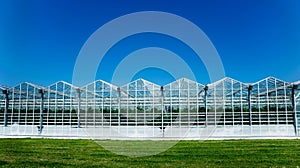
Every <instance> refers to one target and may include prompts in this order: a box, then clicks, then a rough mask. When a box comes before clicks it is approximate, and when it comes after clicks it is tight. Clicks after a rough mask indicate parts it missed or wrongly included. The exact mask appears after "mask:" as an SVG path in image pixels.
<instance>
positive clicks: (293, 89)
mask: <svg viewBox="0 0 300 168" xmlns="http://www.w3.org/2000/svg"><path fill="white" fill-rule="evenodd" d="M295 89H298V85H295V84H293V86H292V95H291V96H292V106H293V119H294V129H295V134H296V135H298V118H297V109H296V103H295V101H296V100H295Z"/></svg>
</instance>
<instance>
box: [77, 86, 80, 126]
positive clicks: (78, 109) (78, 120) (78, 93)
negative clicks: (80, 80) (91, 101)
mask: <svg viewBox="0 0 300 168" xmlns="http://www.w3.org/2000/svg"><path fill="white" fill-rule="evenodd" d="M76 91H77V96H78V108H77V127H78V128H80V109H81V90H80V89H79V88H77V89H76Z"/></svg>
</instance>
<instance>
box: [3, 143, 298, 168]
mask: <svg viewBox="0 0 300 168" xmlns="http://www.w3.org/2000/svg"><path fill="white" fill-rule="evenodd" d="M0 166H1V167H297V166H300V140H220V141H180V142H179V143H178V144H177V145H176V146H174V147H172V148H170V149H169V150H167V151H165V152H163V153H160V154H158V155H154V156H148V157H138V158H131V157H127V156H119V155H116V154H114V153H111V152H109V151H107V150H105V149H103V148H102V147H101V146H99V145H98V144H97V143H95V142H94V141H92V140H58V139H0Z"/></svg>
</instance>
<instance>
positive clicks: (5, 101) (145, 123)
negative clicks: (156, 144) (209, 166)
mask: <svg viewBox="0 0 300 168" xmlns="http://www.w3.org/2000/svg"><path fill="white" fill-rule="evenodd" d="M299 84H300V81H298V82H293V83H290V82H285V81H282V80H280V79H277V78H274V77H268V78H265V79H263V80H260V81H258V82H255V83H243V82H240V81H237V80H235V79H232V78H229V77H226V78H223V79H221V80H219V81H217V82H214V83H211V84H207V85H203V84H200V83H197V82H195V81H192V80H189V79H186V78H181V79H178V80H176V81H174V82H172V83H169V84H167V85H165V86H159V85H157V84H154V83H152V82H149V81H146V80H144V79H137V80H135V81H132V82H131V83H128V84H126V85H124V86H120V87H119V86H114V85H112V84H110V83H108V82H105V81H103V80H97V81H94V82H92V83H89V84H87V85H85V86H83V87H77V86H73V85H72V84H70V83H67V82H64V81H58V82H56V83H54V84H52V85H50V86H48V87H43V86H38V85H35V84H32V83H28V82H23V83H20V84H18V85H16V86H14V87H5V86H0V89H1V93H2V94H0V99H1V109H0V135H2V136H10V135H17V136H18V135H28V136H31V135H37V136H38V135H44V136H86V137H89V136H97V137H98V138H101V137H106V138H110V137H175V138H176V137H190V138H201V137H208V136H212V137H213V136H215V137H234V136H238V137H243V136H245V137H248V136H291V137H295V136H299V135H300V133H299V131H300V129H299V128H300V126H299V124H300V122H299V121H300V90H299V89H300V87H298V85H299Z"/></svg>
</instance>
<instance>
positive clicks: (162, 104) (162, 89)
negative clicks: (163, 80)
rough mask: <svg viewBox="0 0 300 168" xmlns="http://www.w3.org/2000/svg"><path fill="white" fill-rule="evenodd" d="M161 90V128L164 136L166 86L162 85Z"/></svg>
mask: <svg viewBox="0 0 300 168" xmlns="http://www.w3.org/2000/svg"><path fill="white" fill-rule="evenodd" d="M160 92H161V130H162V133H163V137H164V136H165V126H164V87H163V86H161V87H160Z"/></svg>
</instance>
